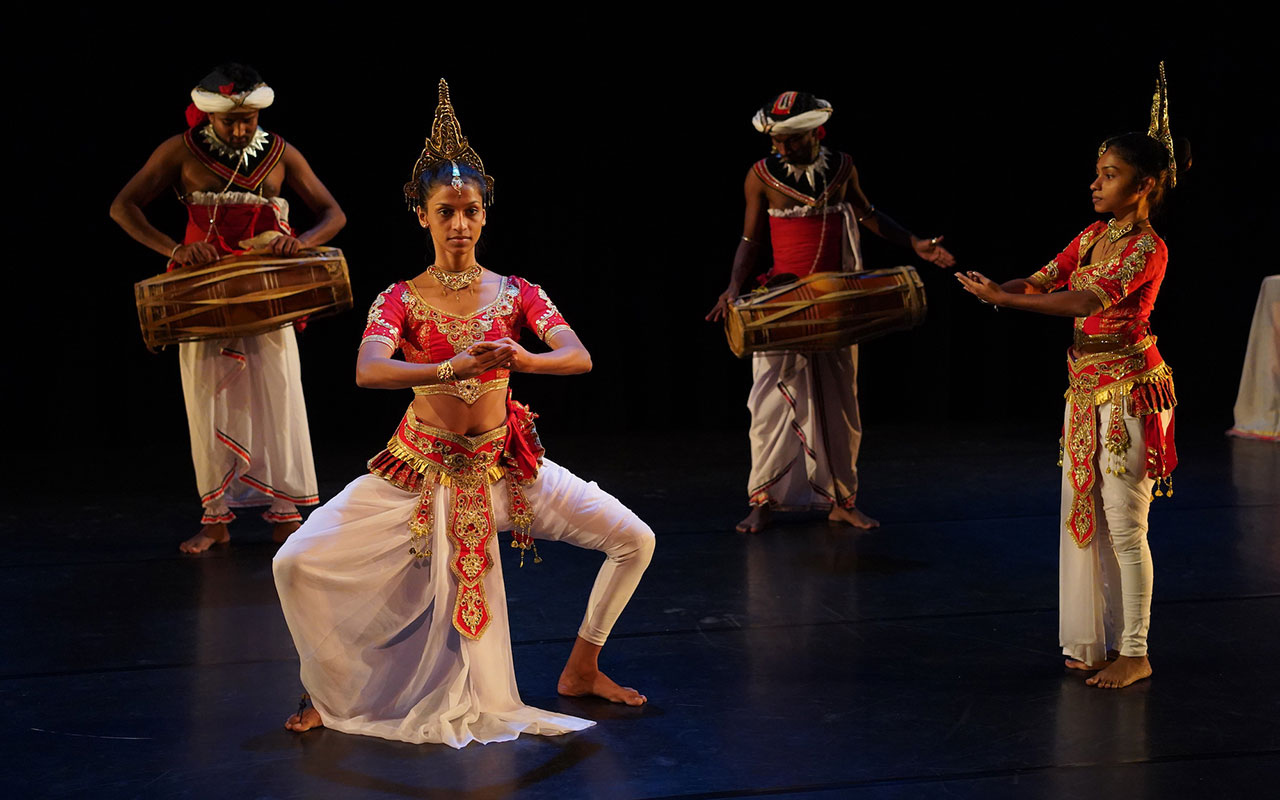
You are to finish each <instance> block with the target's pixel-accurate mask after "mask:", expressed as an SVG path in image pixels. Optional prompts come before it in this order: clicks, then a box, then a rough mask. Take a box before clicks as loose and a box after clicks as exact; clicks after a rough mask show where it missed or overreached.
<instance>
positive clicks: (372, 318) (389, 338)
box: [360, 283, 404, 352]
mask: <svg viewBox="0 0 1280 800" xmlns="http://www.w3.org/2000/svg"><path fill="white" fill-rule="evenodd" d="M403 293H404V285H403V284H399V283H393V284H392V285H391V286H390V287H389V288H388V289H387V290H386V291H385V292H383V293H382V294H380V295H378V297H377V298H376V299H375V300H374V301H373V305H372V306H370V307H369V321H368V323H366V324H365V328H364V336H362V337H361V338H360V344H361V345H364V343H365V342H382V343H383V344H386V345H388V346H390V347H391V350H392V352H395V351H396V350H399V349H400V331H401V330H403V328H404V301H403V300H402V299H401V295H402V294H403Z"/></svg>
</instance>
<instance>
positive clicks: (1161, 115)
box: [1147, 61, 1178, 186]
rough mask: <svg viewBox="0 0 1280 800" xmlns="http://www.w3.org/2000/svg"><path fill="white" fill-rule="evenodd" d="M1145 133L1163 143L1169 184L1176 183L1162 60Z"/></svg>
mask: <svg viewBox="0 0 1280 800" xmlns="http://www.w3.org/2000/svg"><path fill="white" fill-rule="evenodd" d="M1147 135H1148V136H1150V137H1151V138H1152V139H1155V140H1156V141H1157V142H1159V143H1160V144H1162V145H1164V149H1165V150H1166V151H1167V152H1168V153H1169V185H1170V186H1177V185H1178V156H1177V154H1176V153H1175V152H1174V149H1173V133H1172V132H1171V131H1170V130H1169V83H1168V82H1167V81H1166V80H1165V77H1164V62H1163V61H1161V62H1160V75H1159V77H1157V78H1156V93H1155V94H1154V95H1153V96H1152V98H1151V126H1150V127H1149V128H1147Z"/></svg>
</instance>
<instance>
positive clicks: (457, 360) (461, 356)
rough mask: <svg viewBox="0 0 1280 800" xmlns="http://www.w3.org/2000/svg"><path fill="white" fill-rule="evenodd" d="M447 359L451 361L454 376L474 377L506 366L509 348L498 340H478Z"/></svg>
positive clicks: (509, 359)
mask: <svg viewBox="0 0 1280 800" xmlns="http://www.w3.org/2000/svg"><path fill="white" fill-rule="evenodd" d="M449 360H450V361H451V362H453V374H454V375H455V376H457V377H458V378H463V379H465V378H474V377H475V376H477V375H480V374H482V373H485V372H488V371H489V370H491V369H498V368H499V367H505V366H507V364H508V362H510V361H511V348H510V346H508V345H505V344H502V343H500V342H480V343H478V344H474V345H472V346H471V347H470V348H468V349H467V350H466V351H464V352H462V353H458V354H457V355H456V356H454V357H453V358H451V359H449Z"/></svg>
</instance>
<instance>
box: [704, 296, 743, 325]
mask: <svg viewBox="0 0 1280 800" xmlns="http://www.w3.org/2000/svg"><path fill="white" fill-rule="evenodd" d="M737 297H738V293H737V292H735V291H734V290H732V289H725V290H724V291H723V292H721V293H720V296H719V297H717V298H716V304H715V305H714V306H712V307H711V313H709V314H707V322H715V321H716V320H720V319H724V318H725V315H726V314H728V313H729V304H730V303H732V302H733V301H734V300H736V299H737Z"/></svg>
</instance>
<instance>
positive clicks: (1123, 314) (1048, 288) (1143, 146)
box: [956, 63, 1190, 689]
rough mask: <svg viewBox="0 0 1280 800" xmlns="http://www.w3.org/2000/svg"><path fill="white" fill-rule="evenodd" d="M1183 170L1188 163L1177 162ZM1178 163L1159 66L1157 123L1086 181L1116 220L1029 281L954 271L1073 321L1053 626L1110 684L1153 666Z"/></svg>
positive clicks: (1123, 143)
mask: <svg viewBox="0 0 1280 800" xmlns="http://www.w3.org/2000/svg"><path fill="white" fill-rule="evenodd" d="M1184 150H1186V148H1184ZM1188 166H1190V160H1189V159H1188V158H1184V163H1183V165H1182V166H1181V170H1182V171H1185V169H1186V168H1187V167H1188ZM1179 171H1180V167H1179V164H1178V159H1177V157H1176V155H1175V153H1174V144H1173V138H1172V136H1171V135H1170V133H1169V106H1168V92H1167V88H1166V85H1165V77H1164V64H1163V63H1161V64H1160V77H1159V81H1158V83H1157V85H1156V94H1155V98H1154V100H1153V103H1152V107H1151V127H1150V129H1149V130H1148V132H1147V133H1146V134H1141V133H1126V134H1124V135H1122V136H1116V137H1113V138H1111V139H1108V140H1106V141H1105V142H1103V143H1102V146H1101V147H1100V148H1099V149H1098V161H1097V165H1096V173H1097V177H1096V178H1095V179H1094V181H1093V183H1092V184H1091V185H1090V186H1089V189H1090V191H1091V192H1092V193H1093V209H1094V211H1095V212H1097V213H1099V214H1110V215H1111V216H1112V219H1111V220H1110V221H1108V222H1106V223H1103V222H1096V223H1094V224H1093V225H1090V226H1089V227H1088V228H1085V230H1084V231H1083V232H1082V233H1081V234H1080V235H1079V236H1077V237H1076V238H1075V240H1074V241H1072V242H1071V244H1070V245H1068V246H1067V249H1066V250H1063V251H1062V253H1061V254H1060V255H1059V256H1058V257H1057V258H1055V259H1054V260H1053V261H1050V262H1049V263H1048V264H1047V265H1046V266H1045V267H1043V268H1042V269H1041V270H1040V271H1039V272H1036V273H1035V274H1034V275H1032V276H1031V277H1029V278H1027V279H1025V280H1012V281H1008V282H1006V283H1004V284H1001V285H996V284H995V283H994V282H992V281H990V280H988V279H987V278H985V277H983V276H982V275H981V274H979V273H977V272H969V273H967V274H964V273H961V274H957V275H956V278H957V279H958V280H959V281H960V283H961V284H962V285H963V286H964V288H965V289H967V290H968V291H969V292H971V293H972V294H974V295H976V296H977V297H978V298H979V299H980V300H983V301H984V302H987V303H992V304H994V305H996V306H1006V307H1008V308H1021V309H1026V310H1028V311H1038V312H1040V313H1042V314H1054V315H1059V316H1068V317H1075V341H1074V344H1073V346H1072V347H1071V349H1070V350H1068V351H1067V373H1068V377H1069V378H1070V388H1069V389H1068V390H1067V407H1066V412H1065V416H1064V419H1063V457H1062V534H1061V540H1062V541H1061V546H1060V562H1059V575H1058V577H1059V587H1058V601H1059V606H1060V609H1059V626H1058V634H1059V638H1060V640H1061V643H1062V652H1063V653H1064V654H1066V656H1067V657H1068V660H1067V662H1066V663H1067V666H1068V667H1070V668H1072V669H1079V670H1086V671H1094V672H1097V674H1096V675H1094V676H1092V677H1090V678H1089V679H1088V680H1087V681H1086V683H1088V684H1089V685H1091V686H1099V687H1102V688H1107V689H1118V688H1120V687H1123V686H1128V685H1129V684H1131V683H1133V682H1134V681H1138V680H1142V679H1143V678H1146V677H1148V676H1149V675H1151V662H1150V660H1149V659H1148V658H1147V628H1148V626H1149V623H1150V617H1151V586H1152V574H1153V572H1152V562H1151V550H1150V549H1149V548H1148V546H1147V511H1148V509H1149V508H1150V504H1151V499H1152V489H1153V488H1154V489H1155V494H1156V495H1163V494H1164V490H1166V489H1167V491H1168V492H1169V494H1173V483H1172V479H1171V478H1170V477H1169V475H1170V473H1171V472H1172V471H1173V468H1174V467H1175V466H1176V465H1177V462H1178V457H1177V453H1176V452H1175V450H1174V446H1173V407H1174V405H1175V404H1176V400H1175V399H1174V394H1173V376H1172V373H1171V372H1170V370H1169V367H1168V365H1166V364H1165V363H1164V361H1163V360H1162V359H1161V358H1160V353H1159V351H1157V350H1156V346H1155V344H1156V339H1155V337H1154V336H1152V335H1151V328H1150V324H1149V320H1150V317H1151V310H1152V308H1153V307H1154V306H1155V300H1156V294H1157V293H1158V292H1159V291H1160V283H1161V281H1163V280H1164V274H1165V264H1166V263H1167V261H1168V250H1167V249H1166V248H1165V244H1164V241H1163V240H1162V239H1161V238H1160V237H1159V236H1157V235H1156V233H1155V231H1154V230H1152V229H1151V223H1150V222H1148V217H1149V216H1150V214H1151V212H1152V211H1154V210H1156V209H1157V208H1158V207H1159V205H1160V202H1161V200H1162V199H1163V198H1164V194H1165V192H1166V190H1168V189H1169V188H1172V187H1173V186H1174V184H1175V183H1176V182H1177V176H1178V172H1179ZM1064 287H1066V288H1067V289H1068V291H1063V292H1058V293H1056V294H1050V293H1051V292H1054V291H1055V290H1057V289H1061V288H1064ZM1095 409H1096V410H1095ZM1099 444H1101V445H1102V447H1099ZM1104 450H1105V452H1104ZM1162 487H1163V488H1162ZM1099 507H1101V510H1102V513H1101V514H1098V513H1097V511H1098V509H1099ZM1095 540H1099V541H1095ZM1121 612H1122V617H1123V628H1122V631H1121V633H1120V635H1119V637H1118V642H1117V637H1116V627H1117V626H1116V621H1117V620H1116V615H1117V614H1119V613H1121ZM1115 644H1118V645H1119V647H1118V652H1117V650H1116V649H1113V645H1115Z"/></svg>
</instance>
